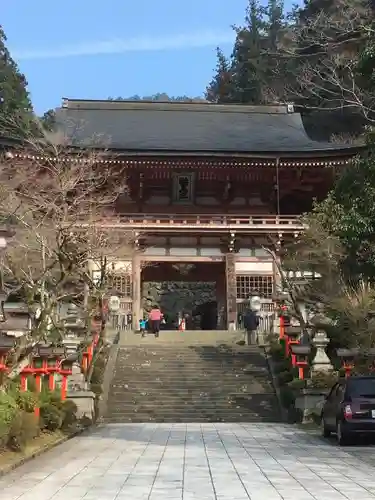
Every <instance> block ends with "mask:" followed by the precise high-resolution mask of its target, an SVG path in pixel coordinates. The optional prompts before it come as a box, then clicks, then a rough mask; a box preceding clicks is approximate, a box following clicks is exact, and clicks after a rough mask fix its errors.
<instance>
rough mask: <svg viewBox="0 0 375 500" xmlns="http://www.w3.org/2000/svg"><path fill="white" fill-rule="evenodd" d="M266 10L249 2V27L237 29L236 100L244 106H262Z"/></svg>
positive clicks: (235, 53) (233, 75)
mask: <svg viewBox="0 0 375 500" xmlns="http://www.w3.org/2000/svg"><path fill="white" fill-rule="evenodd" d="M264 14H265V10H264V8H263V7H261V6H260V5H259V3H258V0H249V6H248V8H247V11H246V18H245V26H243V27H234V29H235V31H236V41H235V44H234V49H233V54H232V71H233V74H232V86H233V100H234V102H237V103H242V104H262V103H263V102H264V94H263V84H264V82H263V75H264V68H262V61H263V58H262V54H263V49H264V48H265V39H266V37H265V28H266V24H265V21H264Z"/></svg>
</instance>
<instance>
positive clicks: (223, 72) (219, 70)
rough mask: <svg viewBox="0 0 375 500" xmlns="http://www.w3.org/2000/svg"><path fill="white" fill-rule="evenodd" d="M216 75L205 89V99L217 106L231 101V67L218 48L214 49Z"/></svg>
mask: <svg viewBox="0 0 375 500" xmlns="http://www.w3.org/2000/svg"><path fill="white" fill-rule="evenodd" d="M216 51H217V52H216V56H217V64H216V73H215V75H214V77H213V78H212V80H211V82H210V84H209V85H208V87H207V88H206V99H207V100H208V101H210V102H216V103H218V104H223V103H229V102H231V100H232V65H231V61H230V60H229V59H228V58H227V57H225V55H224V53H223V51H222V50H221V49H220V48H217V49H216Z"/></svg>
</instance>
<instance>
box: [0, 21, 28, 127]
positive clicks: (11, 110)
mask: <svg viewBox="0 0 375 500" xmlns="http://www.w3.org/2000/svg"><path fill="white" fill-rule="evenodd" d="M6 40H7V39H6V36H5V33H4V30H3V29H2V27H1V26H0V134H1V135H5V136H6V135H8V134H10V135H13V132H14V128H15V127H14V124H15V123H16V122H17V124H18V125H17V128H18V127H19V126H20V124H21V122H23V123H24V124H25V126H28V125H29V120H30V115H31V114H32V104H31V101H30V97H29V93H28V91H27V81H26V78H25V76H24V75H23V74H22V73H20V71H19V69H18V67H17V64H16V63H15V62H14V60H13V59H12V57H11V55H10V53H9V50H8V49H7V47H6Z"/></svg>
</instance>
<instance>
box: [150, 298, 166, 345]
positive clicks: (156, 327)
mask: <svg viewBox="0 0 375 500" xmlns="http://www.w3.org/2000/svg"><path fill="white" fill-rule="evenodd" d="M162 319H163V313H162V312H161V310H160V308H159V306H156V305H155V306H152V309H151V311H150V313H149V315H148V323H149V325H150V330H151V332H152V333H153V334H155V337H159V332H160V323H161V321H162Z"/></svg>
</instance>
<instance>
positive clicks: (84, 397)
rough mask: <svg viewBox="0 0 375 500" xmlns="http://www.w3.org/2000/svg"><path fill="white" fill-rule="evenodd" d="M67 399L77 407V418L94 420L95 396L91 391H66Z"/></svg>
mask: <svg viewBox="0 0 375 500" xmlns="http://www.w3.org/2000/svg"><path fill="white" fill-rule="evenodd" d="M67 399H69V400H70V401H73V403H75V404H76V406H77V418H78V419H81V418H84V417H85V418H88V419H90V420H91V421H92V422H94V420H95V394H94V393H93V392H92V391H68V394H67Z"/></svg>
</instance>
